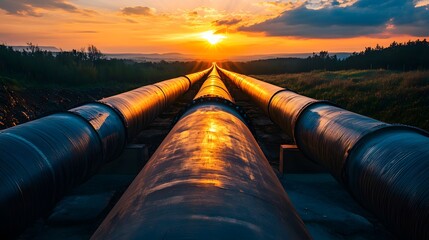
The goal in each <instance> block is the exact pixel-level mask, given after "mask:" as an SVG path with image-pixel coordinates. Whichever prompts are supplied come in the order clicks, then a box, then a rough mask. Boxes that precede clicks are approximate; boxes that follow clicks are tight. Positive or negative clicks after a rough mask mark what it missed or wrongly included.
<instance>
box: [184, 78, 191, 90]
mask: <svg viewBox="0 0 429 240" xmlns="http://www.w3.org/2000/svg"><path fill="white" fill-rule="evenodd" d="M183 77H184V78H186V79H188V82H189V87H188V90H186V91H189V90H190V89H191V87H192V81H191V79H189V77H188V76H187V75H184V76H183Z"/></svg>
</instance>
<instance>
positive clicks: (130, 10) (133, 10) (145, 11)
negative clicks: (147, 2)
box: [121, 6, 153, 16]
mask: <svg viewBox="0 0 429 240" xmlns="http://www.w3.org/2000/svg"><path fill="white" fill-rule="evenodd" d="M121 12H122V14H125V15H141V16H152V15H153V11H152V9H151V8H149V7H144V6H136V7H126V8H123V9H122V10H121Z"/></svg>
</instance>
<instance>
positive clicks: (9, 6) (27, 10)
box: [0, 0, 81, 17]
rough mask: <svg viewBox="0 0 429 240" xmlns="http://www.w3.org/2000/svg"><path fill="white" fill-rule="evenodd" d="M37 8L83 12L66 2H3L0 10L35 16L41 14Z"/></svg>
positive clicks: (35, 0) (5, 0)
mask: <svg viewBox="0 0 429 240" xmlns="http://www.w3.org/2000/svg"><path fill="white" fill-rule="evenodd" d="M35 8H44V9H61V10H64V11H67V12H81V10H80V9H78V8H77V7H76V6H75V5H73V4H70V3H68V2H67V1H64V0H1V1H0V9H3V10H5V11H6V12H7V13H8V14H14V15H22V16H25V15H27V16H35V17H40V16H41V14H39V13H37V12H36V11H35Z"/></svg>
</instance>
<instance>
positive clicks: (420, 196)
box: [220, 69, 429, 239]
mask: <svg viewBox="0 0 429 240" xmlns="http://www.w3.org/2000/svg"><path fill="white" fill-rule="evenodd" d="M220 71H221V72H222V73H223V74H225V75H226V76H227V77H228V79H230V80H231V82H232V83H233V84H234V85H236V86H237V87H238V88H240V89H241V90H242V91H243V92H244V93H245V94H247V95H248V96H249V97H250V98H251V99H252V100H253V101H254V102H255V103H256V104H257V105H259V106H260V107H261V108H262V109H264V111H265V112H266V113H267V114H268V115H269V117H270V118H271V119H272V120H273V121H274V122H275V123H277V124H278V125H279V126H280V127H281V128H283V129H284V130H285V131H286V133H288V134H289V135H290V136H292V137H293V138H294V139H295V142H296V144H297V145H298V147H299V148H300V149H301V151H302V152H303V153H304V154H305V155H307V156H308V157H309V158H310V159H313V160H314V161H315V162H318V163H320V164H322V165H324V166H325V167H327V168H328V169H329V170H330V171H331V173H332V175H334V176H335V177H336V178H337V179H338V180H339V181H340V182H342V183H343V184H344V185H345V186H346V187H347V188H348V190H349V191H350V192H351V193H352V195H353V196H354V197H355V198H356V199H357V200H358V201H359V202H360V203H361V204H362V205H363V206H365V207H366V208H367V209H368V210H370V211H372V212H373V213H375V215H376V216H378V218H379V219H380V220H382V221H383V222H384V224H385V225H386V226H387V227H388V228H389V229H390V230H391V231H392V232H394V233H396V234H397V236H399V237H400V238H404V239H429V174H428V172H429V137H428V133H426V132H425V131H423V130H421V129H416V128H413V127H409V126H398V125H392V124H387V123H384V122H380V121H377V120H375V119H372V118H369V117H366V116H362V115H359V114H356V113H353V112H350V111H347V110H344V109H341V108H339V107H337V106H334V105H333V104H331V103H329V102H326V101H319V100H315V99H312V98H309V97H305V96H302V95H299V94H297V93H294V92H292V91H289V90H287V89H283V88H280V87H278V86H275V85H272V84H269V83H266V82H262V81H260V80H257V79H255V78H252V77H248V76H245V75H241V74H238V73H234V72H231V71H228V70H225V69H220Z"/></svg>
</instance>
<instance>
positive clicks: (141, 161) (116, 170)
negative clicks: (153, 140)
mask: <svg viewBox="0 0 429 240" xmlns="http://www.w3.org/2000/svg"><path fill="white" fill-rule="evenodd" d="M148 160H149V154H148V147H147V146H146V145H145V144H130V145H128V146H126V148H125V150H124V152H123V153H122V154H121V156H119V157H118V158H117V159H115V160H114V161H113V162H111V163H108V164H107V165H106V166H105V167H103V169H102V170H101V171H100V174H124V175H137V174H138V173H139V172H140V170H141V169H142V168H143V167H144V165H145V164H146V162H147V161H148Z"/></svg>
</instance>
